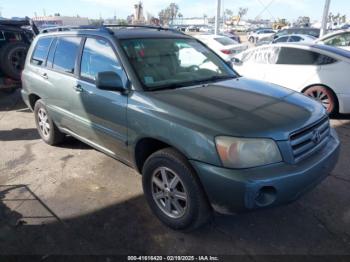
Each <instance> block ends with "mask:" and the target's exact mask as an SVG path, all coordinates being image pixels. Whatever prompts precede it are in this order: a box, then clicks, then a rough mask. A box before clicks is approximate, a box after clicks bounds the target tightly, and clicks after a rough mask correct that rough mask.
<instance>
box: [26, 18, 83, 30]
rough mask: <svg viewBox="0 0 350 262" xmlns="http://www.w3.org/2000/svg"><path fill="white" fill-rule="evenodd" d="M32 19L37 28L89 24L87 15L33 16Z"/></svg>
mask: <svg viewBox="0 0 350 262" xmlns="http://www.w3.org/2000/svg"><path fill="white" fill-rule="evenodd" d="M33 21H34V22H35V24H36V25H37V26H38V27H39V28H47V27H55V26H82V25H88V24H89V19H88V18H87V17H80V16H59V15H56V16H37V17H33Z"/></svg>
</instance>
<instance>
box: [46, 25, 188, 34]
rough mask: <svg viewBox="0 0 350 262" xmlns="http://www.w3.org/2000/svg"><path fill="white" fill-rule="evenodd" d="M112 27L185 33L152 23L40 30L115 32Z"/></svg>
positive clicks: (60, 27) (59, 27)
mask: <svg viewBox="0 0 350 262" xmlns="http://www.w3.org/2000/svg"><path fill="white" fill-rule="evenodd" d="M111 28H145V29H155V30H158V31H161V30H163V31H171V32H174V33H178V34H183V35H184V33H183V32H180V31H178V30H175V29H172V28H165V27H161V26H151V25H118V24H106V25H105V24H103V25H101V26H91V25H84V26H57V27H49V28H45V29H42V30H41V31H40V32H41V33H43V34H45V33H50V32H62V31H72V30H100V31H105V32H108V33H110V34H114V32H113V31H112V30H111Z"/></svg>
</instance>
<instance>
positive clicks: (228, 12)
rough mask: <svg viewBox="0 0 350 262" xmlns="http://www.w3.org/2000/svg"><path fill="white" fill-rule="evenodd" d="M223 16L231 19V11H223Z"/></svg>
mask: <svg viewBox="0 0 350 262" xmlns="http://www.w3.org/2000/svg"><path fill="white" fill-rule="evenodd" d="M224 16H227V17H228V18H232V16H233V11H232V10H230V9H225V11H224Z"/></svg>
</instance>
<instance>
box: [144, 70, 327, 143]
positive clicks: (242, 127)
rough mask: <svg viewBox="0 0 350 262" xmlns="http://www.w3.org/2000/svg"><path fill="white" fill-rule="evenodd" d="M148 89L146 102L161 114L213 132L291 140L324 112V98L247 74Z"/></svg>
mask: <svg viewBox="0 0 350 262" xmlns="http://www.w3.org/2000/svg"><path fill="white" fill-rule="evenodd" d="M146 93H147V97H148V101H147V99H146V100H145V99H144V100H143V102H146V101H147V102H146V104H147V105H148V106H151V107H152V110H153V111H156V112H158V113H159V114H162V116H159V117H160V118H163V119H164V118H168V119H169V120H170V121H171V122H172V123H176V124H179V125H181V126H188V127H190V128H191V129H196V131H198V132H205V133H207V134H208V135H211V136H219V135H227V136H239V137H265V138H273V139H275V140H287V139H288V138H289V136H290V133H292V132H294V131H297V130H299V129H301V128H303V127H305V126H308V125H310V124H312V123H314V122H316V121H318V120H320V119H321V118H322V117H325V114H326V113H325V109H324V108H323V107H322V105H321V104H320V103H317V102H315V101H313V100H311V99H310V98H308V97H306V96H304V95H302V94H300V93H297V92H295V91H292V90H290V89H286V88H282V87H280V86H276V85H273V84H269V83H265V82H261V81H257V80H251V79H247V78H243V77H242V78H238V79H233V80H228V81H223V82H219V83H214V84H209V85H203V86H196V87H189V88H182V89H175V90H165V91H157V92H146Z"/></svg>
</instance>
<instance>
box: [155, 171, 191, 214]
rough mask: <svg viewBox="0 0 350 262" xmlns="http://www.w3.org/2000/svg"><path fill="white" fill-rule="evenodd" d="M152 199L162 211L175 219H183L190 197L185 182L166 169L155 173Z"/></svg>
mask: <svg viewBox="0 0 350 262" xmlns="http://www.w3.org/2000/svg"><path fill="white" fill-rule="evenodd" d="M152 197H153V200H154V201H155V202H156V204H157V206H158V207H159V208H160V210H162V212H163V213H164V214H165V215H167V216H168V217H171V218H174V219H179V218H181V217H183V216H184V215H185V213H186V210H187V208H188V195H187V192H186V189H185V186H184V183H183V181H182V180H181V179H180V177H179V176H178V175H177V174H176V173H175V172H174V171H172V170H170V169H169V168H166V167H160V168H158V169H156V170H155V171H154V172H153V175H152Z"/></svg>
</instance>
